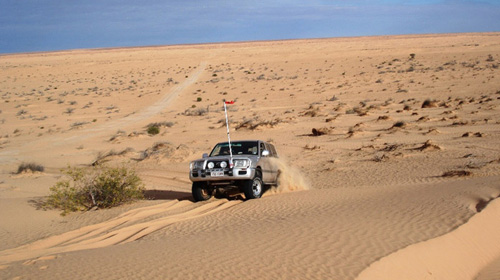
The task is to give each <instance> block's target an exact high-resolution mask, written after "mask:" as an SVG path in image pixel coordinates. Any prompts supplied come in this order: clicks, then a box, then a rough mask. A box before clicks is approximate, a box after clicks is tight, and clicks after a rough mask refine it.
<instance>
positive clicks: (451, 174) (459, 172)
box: [441, 170, 472, 177]
mask: <svg viewBox="0 0 500 280" xmlns="http://www.w3.org/2000/svg"><path fill="white" fill-rule="evenodd" d="M470 175H472V173H471V172H470V171H467V170H452V171H446V172H444V173H443V175H441V177H466V176H470Z"/></svg>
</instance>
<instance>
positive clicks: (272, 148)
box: [269, 144, 278, 157]
mask: <svg viewBox="0 0 500 280" xmlns="http://www.w3.org/2000/svg"><path fill="white" fill-rule="evenodd" d="M269 147H270V150H271V156H272V157H278V153H277V152H276V149H275V148H274V145H273V144H269Z"/></svg>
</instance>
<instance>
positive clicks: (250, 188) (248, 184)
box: [242, 170, 264, 199]
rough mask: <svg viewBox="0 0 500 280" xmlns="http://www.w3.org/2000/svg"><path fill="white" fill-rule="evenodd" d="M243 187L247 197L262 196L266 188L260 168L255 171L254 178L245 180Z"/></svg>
mask: <svg viewBox="0 0 500 280" xmlns="http://www.w3.org/2000/svg"><path fill="white" fill-rule="evenodd" d="M242 188H243V193H244V194H245V198H246V199H255V198H259V197H261V196H262V193H263V190H264V183H263V182H262V174H261V172H260V170H256V171H255V177H253V179H251V180H247V181H244V182H243V185H242Z"/></svg>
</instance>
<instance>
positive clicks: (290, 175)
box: [268, 158, 311, 194]
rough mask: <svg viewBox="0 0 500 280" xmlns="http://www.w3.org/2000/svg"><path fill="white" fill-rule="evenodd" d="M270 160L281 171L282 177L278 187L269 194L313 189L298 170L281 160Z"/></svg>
mask: <svg viewBox="0 0 500 280" xmlns="http://www.w3.org/2000/svg"><path fill="white" fill-rule="evenodd" d="M270 160H271V164H273V165H274V167H275V168H277V169H278V170H280V176H279V178H278V186H277V187H273V188H271V189H270V190H269V191H268V193H270V194H276V193H285V192H293V191H302V190H309V189H311V187H310V184H309V182H308V180H307V179H306V178H305V177H304V176H302V173H301V172H300V170H299V169H298V168H295V167H293V166H290V165H289V164H288V163H287V162H286V161H285V160H283V159H281V158H270Z"/></svg>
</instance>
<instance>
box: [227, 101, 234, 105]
mask: <svg viewBox="0 0 500 280" xmlns="http://www.w3.org/2000/svg"><path fill="white" fill-rule="evenodd" d="M226 104H228V105H231V104H234V100H231V101H226Z"/></svg>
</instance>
